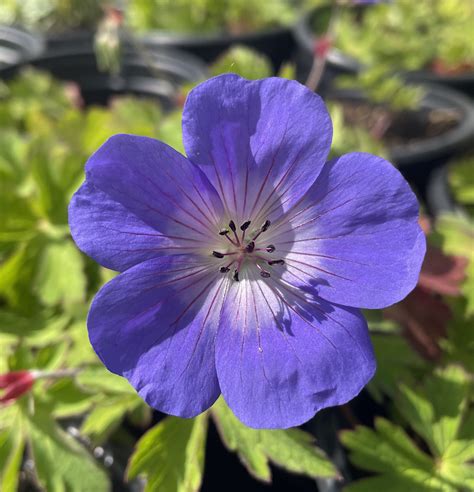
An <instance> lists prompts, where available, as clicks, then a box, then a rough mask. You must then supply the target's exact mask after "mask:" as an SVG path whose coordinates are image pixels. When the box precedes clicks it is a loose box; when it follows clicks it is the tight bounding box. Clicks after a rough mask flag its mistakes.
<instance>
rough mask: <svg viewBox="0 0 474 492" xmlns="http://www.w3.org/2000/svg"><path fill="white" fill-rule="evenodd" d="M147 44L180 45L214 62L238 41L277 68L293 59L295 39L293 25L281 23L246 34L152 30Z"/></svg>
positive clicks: (173, 46) (178, 46)
mask: <svg viewBox="0 0 474 492" xmlns="http://www.w3.org/2000/svg"><path fill="white" fill-rule="evenodd" d="M144 40H145V42H146V43H147V44H150V45H158V46H166V47H170V48H177V49H181V50H184V51H187V52H189V53H192V54H193V55H196V56H198V57H199V58H201V59H202V60H204V61H206V62H207V63H210V62H212V61H214V60H215V59H216V58H217V57H218V56H219V55H221V54H222V53H224V52H225V51H226V50H227V49H229V48H230V47H232V46H234V45H236V44H242V45H244V46H248V47H250V48H253V49H255V50H257V51H259V52H261V53H263V54H264V55H266V56H267V57H268V58H269V59H270V60H271V62H272V65H273V68H274V70H275V72H276V71H278V69H279V68H280V66H281V65H282V64H283V63H284V62H285V61H287V60H289V59H290V57H291V54H292V53H293V49H294V39H293V36H292V33H291V29H290V28H286V27H280V28H275V29H266V30H262V31H256V32H251V33H246V34H239V35H233V34H206V35H195V34H177V33H171V32H159V31H156V32H150V33H148V34H147V35H146V36H144Z"/></svg>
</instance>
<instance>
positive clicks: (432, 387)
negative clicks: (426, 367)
mask: <svg viewBox="0 0 474 492" xmlns="http://www.w3.org/2000/svg"><path fill="white" fill-rule="evenodd" d="M468 394H469V384H468V380H467V376H466V374H465V373H464V371H463V370H462V369H461V368H459V367H456V366H448V367H446V368H443V369H438V370H437V371H436V372H434V373H433V374H430V375H428V376H427V377H426V378H425V380H424V381H423V384H422V385H418V386H416V387H413V388H410V387H408V386H405V385H401V386H400V395H399V397H398V398H397V400H396V405H397V408H398V409H399V411H400V412H401V413H402V415H403V416H404V417H405V420H406V421H407V422H408V423H409V424H410V425H411V426H412V427H413V429H415V430H416V431H417V432H418V434H419V435H420V436H422V437H423V438H424V439H425V441H426V443H427V444H428V446H429V447H430V449H431V452H432V453H433V454H434V455H435V456H438V457H439V456H442V455H443V454H444V452H445V450H446V449H447V448H448V446H449V445H450V444H451V442H452V441H454V440H455V439H456V437H457V435H458V432H459V428H460V425H461V423H462V419H463V415H464V411H465V409H466V407H467V398H468Z"/></svg>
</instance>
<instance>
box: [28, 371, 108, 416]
mask: <svg viewBox="0 0 474 492" xmlns="http://www.w3.org/2000/svg"><path fill="white" fill-rule="evenodd" d="M36 386H38V384H36V385H35V389H36ZM40 391H44V388H43V387H41V388H40ZM44 397H45V398H47V401H48V404H49V405H51V408H52V415H53V416H54V417H55V418H64V417H71V416H74V415H80V414H83V413H84V412H86V411H88V410H89V409H90V408H91V407H92V405H93V404H94V403H95V402H97V401H98V400H99V399H100V398H101V397H102V395H99V394H96V393H92V392H87V391H84V390H83V389H82V388H79V387H78V386H77V385H76V382H75V380H74V379H73V378H61V379H59V380H58V381H56V382H54V383H53V384H51V385H50V386H48V388H47V392H46V393H45V395H44Z"/></svg>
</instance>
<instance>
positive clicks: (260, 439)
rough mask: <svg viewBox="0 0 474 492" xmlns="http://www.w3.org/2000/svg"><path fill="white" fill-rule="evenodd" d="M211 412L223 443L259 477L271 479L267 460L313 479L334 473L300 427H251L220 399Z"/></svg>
mask: <svg viewBox="0 0 474 492" xmlns="http://www.w3.org/2000/svg"><path fill="white" fill-rule="evenodd" d="M212 415H213V416H214V420H215V422H216V425H217V428H218V429H219V432H220V435H221V437H222V440H223V442H224V444H225V445H226V446H227V448H229V449H230V450H231V451H235V452H237V454H238V456H239V458H240V460H241V461H242V463H243V464H244V466H245V467H246V468H247V469H248V470H249V472H250V473H251V474H252V475H254V476H255V477H256V478H258V479H260V480H263V481H267V482H269V481H270V480H271V470H270V466H269V462H272V463H274V464H276V465H278V466H280V467H283V468H285V469H286V470H288V471H290V472H293V473H301V474H304V475H308V476H310V477H314V478H317V477H337V476H338V472H337V470H336V468H335V467H334V465H333V464H332V463H331V462H330V461H329V460H328V458H327V457H326V456H325V454H324V453H323V451H321V450H320V449H319V448H317V447H315V446H314V442H313V438H312V436H310V435H309V434H307V433H305V432H303V431H301V430H298V429H288V430H257V429H251V428H249V427H247V426H245V425H244V424H242V423H241V422H240V421H239V420H238V419H237V418H236V417H235V416H234V415H233V413H232V411H231V410H230V409H229V407H228V406H227V405H226V404H225V403H224V400H223V399H220V400H218V401H217V403H215V404H214V406H213V407H212Z"/></svg>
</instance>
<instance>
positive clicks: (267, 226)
mask: <svg viewBox="0 0 474 492" xmlns="http://www.w3.org/2000/svg"><path fill="white" fill-rule="evenodd" d="M270 225H271V222H270V221H269V220H268V219H267V220H266V221H265V222H264V223H263V225H262V227H261V228H260V230H261V231H262V232H265V231H266V230H267V229H268V228H269V227H270Z"/></svg>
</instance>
